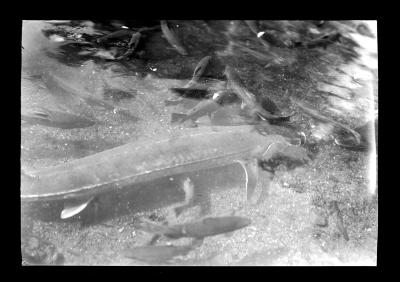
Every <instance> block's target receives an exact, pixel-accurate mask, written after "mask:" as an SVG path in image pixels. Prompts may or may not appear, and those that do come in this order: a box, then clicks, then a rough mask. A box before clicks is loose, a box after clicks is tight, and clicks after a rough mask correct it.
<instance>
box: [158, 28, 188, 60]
mask: <svg viewBox="0 0 400 282" xmlns="http://www.w3.org/2000/svg"><path fill="white" fill-rule="evenodd" d="M161 30H162V32H163V34H164V36H165V39H167V41H168V43H169V44H171V45H172V47H174V48H175V49H176V50H177V51H178V53H179V54H181V55H183V56H186V55H187V54H188V52H187V51H186V49H185V48H184V47H183V45H182V44H181V43H180V42H179V40H178V38H177V36H176V34H175V33H174V32H173V30H171V29H169V28H168V24H167V21H165V20H161Z"/></svg>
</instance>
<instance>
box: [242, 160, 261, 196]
mask: <svg viewBox="0 0 400 282" xmlns="http://www.w3.org/2000/svg"><path fill="white" fill-rule="evenodd" d="M237 162H238V163H239V164H240V165H241V166H242V167H243V169H244V172H245V174H246V194H247V200H250V198H251V196H252V195H253V193H254V190H255V188H256V186H257V183H258V176H259V172H258V160H257V159H256V158H254V159H250V160H246V161H242V160H238V161H237Z"/></svg>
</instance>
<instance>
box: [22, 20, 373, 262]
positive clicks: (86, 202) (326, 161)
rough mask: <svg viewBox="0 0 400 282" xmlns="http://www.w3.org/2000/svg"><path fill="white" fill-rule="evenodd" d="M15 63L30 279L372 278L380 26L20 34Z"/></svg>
mask: <svg viewBox="0 0 400 282" xmlns="http://www.w3.org/2000/svg"><path fill="white" fill-rule="evenodd" d="M114 32H117V33H114ZM182 50H183V51H182ZM21 52H22V67H21V73H22V79H21V215H22V216H21V240H22V246H21V251H22V257H23V264H29V265H30V264H64V265H209V266H213V265H263V266H264V265H376V260H377V252H376V250H377V228H378V222H377V215H378V204H377V203H378V190H377V187H376V185H377V181H376V171H377V170H376V167H377V164H376V160H377V158H376V157H377V156H376V146H377V135H376V134H374V132H376V130H377V119H378V114H377V105H378V92H377V72H378V69H377V35H376V22H374V21H342V22H324V23H316V22H312V21H166V22H163V21H162V22H161V23H160V22H159V21H103V22H92V21H48V22H45V21H24V22H23V30H22V49H21ZM208 56H209V57H208ZM271 136H274V137H271ZM357 137H359V139H360V140H357ZM274 138H275V139H274ZM282 140H284V141H282ZM277 144H278V145H277ZM282 144H285V145H282ZM257 168H258V169H257ZM257 171H258V173H257ZM257 175H258V177H257ZM253 184H256V186H255V189H254V193H253V194H251V191H252V188H253ZM249 195H251V196H252V197H251V198H250V199H247V197H248V196H249ZM259 197H261V198H262V199H263V201H259V202H257V201H256V200H257V198H259ZM256 202H257V203H256ZM178 210H179V212H177V211H178ZM207 218H208V219H207ZM209 218H211V220H210V219H209ZM204 219H206V220H204ZM213 220H220V221H218V222H219V223H218V224H216V223H213ZM247 220H250V221H251V223H250V224H245V226H242V227H238V226H239V225H240V224H239V223H240V222H242V223H243V222H247ZM143 222H148V224H150V223H149V222H151V224H153V225H155V226H157V228H156V227H153V228H152V229H151V230H149V229H146V228H144V227H143ZM190 224H192V225H190ZM225 225H226V226H227V227H226V228H222V227H221V226H225ZM190 226H194V227H193V229H191V228H192V227H190ZM154 228H155V229H157V230H164V231H163V232H164V233H162V232H161V231H157V232H161V233H162V234H164V236H161V237H160V238H158V240H156V238H154V237H153V236H154V234H155V233H157V232H155V231H154ZM168 228H170V229H168ZM171 228H172V229H171ZM182 228H183V229H182ZM165 230H169V231H168V232H172V231H171V230H173V232H175V233H174V234H175V235H174V236H175V237H178V238H173V236H172V235H171V236H166V235H165V232H166V231H165ZM204 230H208V231H207V232H211V233H210V235H209V236H206V237H205V238H203V237H202V238H197V237H196V236H200V235H198V234H200V233H202V232H205V231H204ZM157 234H158V233H157ZM188 234H189V235H193V234H194V235H193V236H191V237H194V238H188V236H189V235H188ZM189 237H190V236H189Z"/></svg>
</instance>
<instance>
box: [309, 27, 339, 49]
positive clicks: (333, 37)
mask: <svg viewBox="0 0 400 282" xmlns="http://www.w3.org/2000/svg"><path fill="white" fill-rule="evenodd" d="M340 38H341V34H340V33H339V32H337V31H334V32H331V33H328V34H325V35H323V36H321V37H318V38H315V39H312V40H309V41H308V42H305V43H303V45H304V46H306V47H307V48H316V47H323V48H324V49H326V48H327V46H328V45H329V44H332V43H334V42H336V41H338V40H339V39H340Z"/></svg>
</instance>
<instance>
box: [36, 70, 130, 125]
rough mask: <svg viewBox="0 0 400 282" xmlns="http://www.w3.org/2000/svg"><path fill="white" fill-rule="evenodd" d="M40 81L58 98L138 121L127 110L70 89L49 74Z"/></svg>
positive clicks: (79, 90)
mask: <svg viewBox="0 0 400 282" xmlns="http://www.w3.org/2000/svg"><path fill="white" fill-rule="evenodd" d="M42 80H43V82H44V83H45V85H46V86H47V88H48V89H49V90H50V91H51V92H52V93H53V94H54V95H58V96H59V97H62V98H64V99H65V98H66V99H72V100H78V101H79V102H81V101H84V102H86V103H87V104H89V105H94V106H100V107H103V108H105V109H107V110H112V111H114V112H116V113H119V114H123V115H125V116H127V117H129V118H130V119H132V120H137V119H138V118H137V117H136V116H134V115H132V114H131V113H130V112H129V111H128V110H127V109H124V108H122V107H118V106H114V105H112V104H110V103H108V102H106V101H103V100H101V99H99V98H96V97H94V96H93V95H91V94H90V93H88V92H87V91H85V90H83V89H76V88H74V87H71V86H70V85H68V84H67V83H66V82H65V81H63V80H62V79H61V78H59V77H57V76H55V75H53V74H51V73H45V74H43V75H42Z"/></svg>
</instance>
